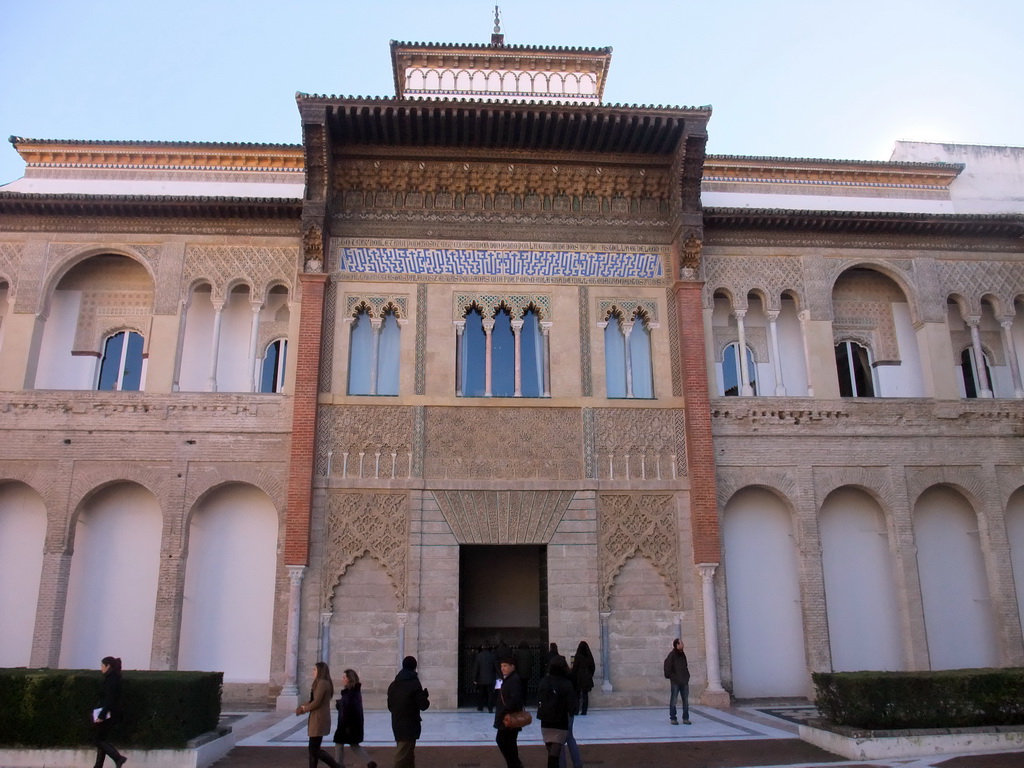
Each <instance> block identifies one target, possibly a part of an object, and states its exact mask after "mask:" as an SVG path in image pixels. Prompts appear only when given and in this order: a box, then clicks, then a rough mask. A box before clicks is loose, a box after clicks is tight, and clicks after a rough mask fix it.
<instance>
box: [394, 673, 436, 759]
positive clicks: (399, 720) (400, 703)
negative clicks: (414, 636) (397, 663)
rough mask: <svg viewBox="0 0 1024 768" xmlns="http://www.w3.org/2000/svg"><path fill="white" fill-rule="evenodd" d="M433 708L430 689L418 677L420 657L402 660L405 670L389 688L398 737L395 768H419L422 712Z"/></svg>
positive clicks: (396, 737) (396, 739) (395, 731)
mask: <svg viewBox="0 0 1024 768" xmlns="http://www.w3.org/2000/svg"><path fill="white" fill-rule="evenodd" d="M429 706H430V698H429V693H428V692H427V689H426V688H424V687H423V686H422V685H420V678H419V676H418V675H417V674H416V657H415V656H406V657H405V658H404V659H402V670H401V671H400V672H399V673H398V675H396V676H395V680H394V682H392V683H391V685H389V686H388V711H389V712H391V730H392V732H393V733H394V734H395V744H396V745H397V746H398V749H397V751H396V752H395V768H416V756H415V749H416V739H418V738H419V737H420V730H421V718H420V712H422V711H423V710H425V709H426V708H427V707H429Z"/></svg>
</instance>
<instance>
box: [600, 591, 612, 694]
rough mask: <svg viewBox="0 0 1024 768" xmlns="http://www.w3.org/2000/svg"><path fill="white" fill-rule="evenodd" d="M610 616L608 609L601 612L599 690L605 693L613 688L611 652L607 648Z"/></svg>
mask: <svg viewBox="0 0 1024 768" xmlns="http://www.w3.org/2000/svg"><path fill="white" fill-rule="evenodd" d="M611 617H612V614H611V612H610V611H602V612H601V668H602V670H603V672H604V680H602V681H601V690H602V691H604V692H605V693H611V692H612V691H613V690H614V689H613V688H612V671H611V666H612V665H611V653H610V651H609V648H608V635H609V632H608V621H609V619H611Z"/></svg>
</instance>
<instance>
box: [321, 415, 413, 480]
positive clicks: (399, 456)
mask: <svg viewBox="0 0 1024 768" xmlns="http://www.w3.org/2000/svg"><path fill="white" fill-rule="evenodd" d="M413 450H414V446H413V409H412V408H411V407H408V406H390V405H347V406H328V405H325V406H320V408H319V410H318V414H317V447H316V473H317V474H318V475H329V476H338V477H343V478H357V479H358V478H361V479H375V480H398V479H401V480H405V479H408V478H409V477H410V476H412V475H411V473H412V452H413Z"/></svg>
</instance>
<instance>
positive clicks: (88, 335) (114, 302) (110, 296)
mask: <svg viewBox="0 0 1024 768" xmlns="http://www.w3.org/2000/svg"><path fill="white" fill-rule="evenodd" d="M152 314H153V292H152V291H151V290H140V291H131V290H112V291H96V290H87V291H82V299H81V304H80V306H79V310H78V324H77V326H76V328H75V341H74V347H73V350H74V351H75V352H89V353H99V354H102V352H103V341H104V339H105V338H106V337H107V336H109V335H112V334H113V333H117V332H118V331H122V330H133V331H135V332H136V333H138V334H140V335H141V336H142V337H143V338H144V339H146V340H147V343H146V347H147V349H148V347H149V344H148V339H149V337H150V334H149V329H150V324H151V323H152Z"/></svg>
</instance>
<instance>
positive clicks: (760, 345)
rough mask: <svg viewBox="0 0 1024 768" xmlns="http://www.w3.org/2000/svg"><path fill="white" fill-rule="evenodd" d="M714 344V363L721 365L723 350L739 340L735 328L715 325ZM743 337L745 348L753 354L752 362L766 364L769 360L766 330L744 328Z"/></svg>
mask: <svg viewBox="0 0 1024 768" xmlns="http://www.w3.org/2000/svg"><path fill="white" fill-rule="evenodd" d="M713 333H714V339H715V341H714V343H715V350H714V352H715V362H716V363H721V362H723V361H724V360H725V348H726V347H728V346H729V345H730V344H733V343H737V342H739V340H740V336H739V331H738V329H737V328H736V326H733V325H728V326H723V325H716V326H714V328H713ZM743 336H744V339H745V340H746V342H747V347H748V348H749V349H750V351H751V352H753V353H754V362H756V363H768V362H771V358H770V357H769V356H768V329H767V328H765V327H764V326H761V325H754V326H745V327H744V329H743Z"/></svg>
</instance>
